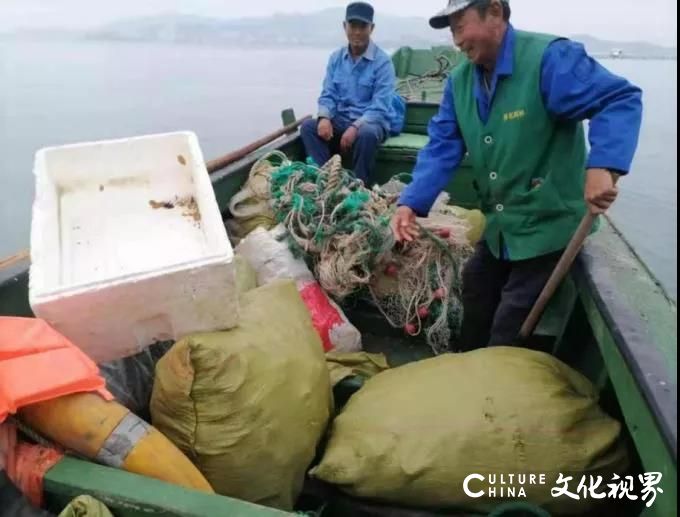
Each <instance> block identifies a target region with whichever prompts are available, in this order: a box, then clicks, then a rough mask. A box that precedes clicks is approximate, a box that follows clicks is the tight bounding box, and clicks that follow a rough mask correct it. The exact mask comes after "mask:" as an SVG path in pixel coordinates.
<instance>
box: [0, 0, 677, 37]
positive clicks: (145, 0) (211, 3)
mask: <svg viewBox="0 0 680 517" xmlns="http://www.w3.org/2000/svg"><path fill="white" fill-rule="evenodd" d="M346 3H347V2H346V1H344V0H342V1H336V0H286V1H285V2H281V1H280V0H255V1H250V2H245V1H242V0H239V1H236V0H116V1H110V0H0V30H4V29H14V28H18V27H46V26H49V27H74V28H82V27H89V26H93V25H98V24H102V23H106V22H109V21H112V20H114V19H117V18H122V17H128V16H144V15H153V14H160V13H168V12H180V13H186V14H198V15H205V16H214V17H220V18H239V17H243V16H265V15H268V14H272V13H274V12H286V13H291V12H305V11H314V10H319V9H323V8H326V7H333V6H344V5H346ZM372 3H373V5H374V7H375V8H376V11H377V21H378V23H379V15H380V13H381V12H389V13H391V14H400V15H415V16H422V17H429V16H430V15H432V14H434V13H435V12H436V11H438V10H439V9H441V8H442V7H444V5H445V4H446V0H418V1H413V0H373V2H372ZM510 5H511V6H512V8H513V15H512V19H513V23H514V25H515V26H517V27H521V28H523V29H528V30H540V31H544V32H552V33H559V34H564V35H572V34H581V33H587V34H590V35H592V36H595V37H600V38H602V39H612V40H622V41H639V40H645V41H651V42H653V43H658V44H662V45H667V46H675V45H676V42H677V23H676V16H677V4H676V0H511V3H510ZM300 29H301V30H304V28H303V27H301V28H300Z"/></svg>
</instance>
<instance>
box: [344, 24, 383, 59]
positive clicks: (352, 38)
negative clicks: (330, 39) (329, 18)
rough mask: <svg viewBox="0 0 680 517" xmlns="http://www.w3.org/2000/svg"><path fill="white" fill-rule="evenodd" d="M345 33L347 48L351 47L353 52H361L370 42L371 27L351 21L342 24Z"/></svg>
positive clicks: (370, 25)
mask: <svg viewBox="0 0 680 517" xmlns="http://www.w3.org/2000/svg"><path fill="white" fill-rule="evenodd" d="M343 26H344V27H345V33H346V34H347V41H348V42H349V46H350V47H352V51H353V52H355V53H356V52H363V51H364V50H365V49H366V47H368V43H369V41H370V40H371V34H372V33H373V27H375V25H372V24H370V23H365V22H360V21H357V20H352V21H349V22H344V23H343Z"/></svg>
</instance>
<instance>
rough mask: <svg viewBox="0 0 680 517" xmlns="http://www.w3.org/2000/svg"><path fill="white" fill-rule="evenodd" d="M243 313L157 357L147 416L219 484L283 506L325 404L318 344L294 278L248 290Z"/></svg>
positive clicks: (297, 481)
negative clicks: (235, 322) (225, 326)
mask: <svg viewBox="0 0 680 517" xmlns="http://www.w3.org/2000/svg"><path fill="white" fill-rule="evenodd" d="M240 312H241V314H240V323H239V326H238V327H236V328H234V329H232V330H229V331H226V332H216V333H210V334H198V335H194V336H190V337H188V338H186V339H183V340H182V341H180V342H178V343H177V344H175V345H174V346H173V347H172V348H171V349H170V350H169V351H168V353H167V354H166V355H165V356H164V357H163V358H162V359H161V360H160V361H159V363H158V365H157V367H156V380H155V383H154V387H153V394H152V397H151V415H152V421H153V425H154V426H156V427H157V428H158V429H159V430H160V431H161V432H163V433H164V434H165V435H166V436H167V437H168V438H169V439H170V440H172V441H173V442H174V443H175V444H176V445H177V446H178V447H179V448H180V449H181V450H182V451H184V452H185V453H186V454H187V455H188V456H189V457H190V458H192V459H193V460H194V462H195V463H196V465H197V466H198V468H199V470H200V471H201V472H202V473H203V475H205V477H206V478H207V479H208V481H209V482H210V484H211V485H212V487H213V488H214V489H215V491H216V492H218V493H220V494H223V495H227V496H231V497H236V498H239V499H243V500H246V501H251V502H254V503H259V504H263V505H267V506H272V507H276V508H280V509H284V510H290V509H291V508H292V507H293V503H294V502H295V500H296V498H297V497H298V495H299V493H300V491H301V489H302V484H303V481H304V476H305V472H306V470H307V469H308V468H309V465H310V463H311V461H312V459H313V457H314V454H315V450H316V446H317V443H318V442H319V440H320V438H321V435H322V433H324V431H325V429H326V425H327V422H328V418H329V415H330V412H331V405H332V402H331V399H332V395H331V388H330V382H329V376H328V370H327V368H326V362H325V357H324V354H323V347H322V346H321V342H320V338H319V335H318V333H317V332H316V330H315V329H314V327H313V326H312V322H311V318H310V316H309V312H308V311H307V308H306V306H305V305H304V303H303V302H302V299H301V298H300V295H299V294H298V291H297V289H296V287H295V283H294V282H293V281H290V280H285V281H277V282H274V283H271V284H268V285H265V286H262V287H259V288H257V289H254V290H251V291H248V292H246V293H245V294H244V295H243V296H241V307H240Z"/></svg>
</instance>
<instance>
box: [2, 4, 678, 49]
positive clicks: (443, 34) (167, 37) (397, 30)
mask: <svg viewBox="0 0 680 517" xmlns="http://www.w3.org/2000/svg"><path fill="white" fill-rule="evenodd" d="M343 16H344V9H343V8H332V9H325V10H323V11H318V12H314V13H308V14H275V15H272V16H268V17H261V18H242V19H236V20H224V19H218V18H208V17H201V16H189V15H180V14H165V15H160V16H153V17H145V18H132V19H125V20H120V21H117V22H115V23H111V24H109V25H106V26H104V27H101V28H98V29H94V30H91V31H84V32H69V31H62V30H46V31H36V30H32V31H23V32H15V33H12V34H9V35H8V34H5V35H4V38H9V37H12V38H16V37H28V38H42V39H44V38H48V39H83V38H85V39H92V40H107V41H111V40H113V41H150V42H166V43H191V44H203V45H220V46H232V47H282V46H305V47H323V48H330V47H336V46H338V45H341V44H342V43H343V42H344V41H345V40H344V35H343V32H342V25H341V24H342V19H343ZM374 36H375V40H376V41H377V42H378V43H379V44H380V45H381V46H382V47H383V48H387V49H394V48H397V47H400V46H404V45H408V46H411V47H430V46H433V45H441V44H445V45H446V44H451V36H450V33H449V32H448V31H434V30H432V29H430V27H429V25H428V23H427V21H426V20H425V19H424V18H418V17H403V16H392V15H380V14H378V15H376V31H375V35H374ZM2 37H3V35H1V34H0V39H2ZM573 39H575V40H577V41H581V42H583V43H584V44H585V46H586V48H587V49H588V51H589V52H591V53H593V54H595V55H598V56H605V55H606V56H609V55H611V54H612V52H614V51H620V57H624V58H625V57H632V58H666V59H676V58H677V49H675V48H666V47H661V46H658V45H654V44H651V43H646V42H615V41H604V40H599V39H597V38H594V37H592V36H588V35H579V36H574V37H573Z"/></svg>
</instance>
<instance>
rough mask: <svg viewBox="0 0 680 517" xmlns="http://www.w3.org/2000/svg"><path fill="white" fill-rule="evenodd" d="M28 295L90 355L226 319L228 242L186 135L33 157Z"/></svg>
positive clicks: (105, 355) (230, 302) (230, 317)
mask: <svg viewBox="0 0 680 517" xmlns="http://www.w3.org/2000/svg"><path fill="white" fill-rule="evenodd" d="M34 174H35V180H36V192H35V201H34V204H33V220H32V225H31V262H32V264H31V270H30V283H29V301H30V304H31V307H32V309H33V312H34V313H35V315H36V316H38V317H40V318H43V319H45V320H47V321H48V322H49V323H50V324H51V325H52V326H54V328H56V329H57V330H58V331H60V332H61V333H62V334H64V335H65V336H66V337H67V338H69V339H70V340H71V341H73V343H74V344H75V345H77V346H79V347H80V348H81V349H83V350H84V351H85V352H86V353H87V354H88V355H89V356H90V357H92V358H93V359H94V360H95V361H96V362H99V363H101V362H106V361H109V360H112V359H117V358H120V357H125V356H128V355H132V354H134V353H137V352H138V351H140V350H141V349H143V348H144V347H145V346H147V345H149V344H151V343H152V342H154V341H157V340H159V341H160V340H165V339H180V338H181V337H183V336H185V335H187V334H190V333H194V332H210V331H215V330H223V329H228V328H231V327H234V326H235V325H236V323H237V320H238V298H237V292H236V287H235V278H234V266H233V250H232V247H231V244H230V242H229V238H228V236H227V232H226V229H225V227H224V224H223V222H222V218H221V215H220V211H219V207H218V205H217V201H216V199H215V194H214V192H213V189H212V185H211V182H210V177H209V175H208V172H207V170H206V168H205V164H204V161H203V156H202V153H201V149H200V147H199V145H198V139H197V138H196V135H195V134H193V133H191V132H177V133H166V134H159V135H148V136H140V137H134V138H125V139H120V140H108V141H100V142H88V143H83V144H74V145H66V146H61V147H51V148H45V149H41V150H40V151H38V152H37V153H36V156H35V164H34Z"/></svg>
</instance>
